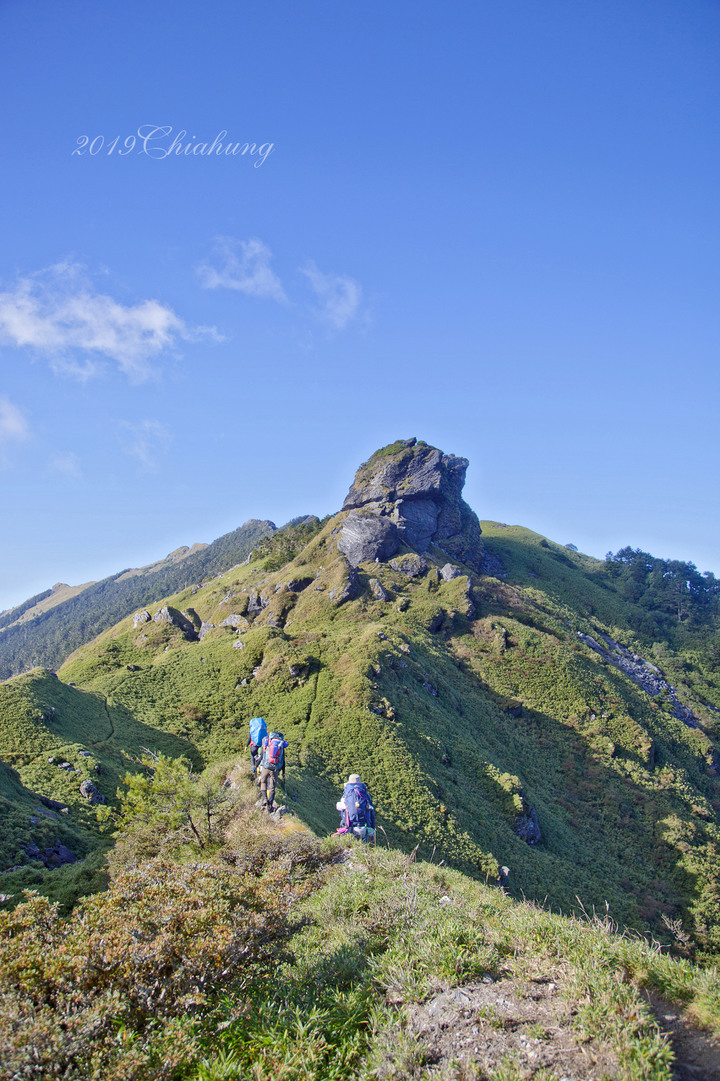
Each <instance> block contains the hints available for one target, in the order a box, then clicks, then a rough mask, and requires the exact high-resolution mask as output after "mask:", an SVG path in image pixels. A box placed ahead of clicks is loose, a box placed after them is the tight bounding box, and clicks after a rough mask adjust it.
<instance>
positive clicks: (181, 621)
mask: <svg viewBox="0 0 720 1081" xmlns="http://www.w3.org/2000/svg"><path fill="white" fill-rule="evenodd" d="M153 622H154V623H170V624H172V626H173V627H177V628H178V630H181V631H182V632H183V634H184V635H185V637H186V638H193V639H196V638H197V636H198V633H197V631H196V630H195V628H194V627H193V625H192V623H191V622H190V620H189V619H188V618H187V616H184V615H183V614H182V612H178V610H177V608H170V607H169V606H168V605H165V606H164V607H163V608H160V609H159V610H158V611H157V612H156V613H155V615H154V616H153Z"/></svg>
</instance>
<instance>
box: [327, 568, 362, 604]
mask: <svg viewBox="0 0 720 1081" xmlns="http://www.w3.org/2000/svg"><path fill="white" fill-rule="evenodd" d="M361 590H362V584H361V582H360V578H359V577H358V573H357V571H356V570H355V568H354V567H352V566H349V567H348V569H347V573H346V574H345V576H344V578H343V579H342V581H341V582H340V584H339V585H337V586H335V588H334V589H331V590H330V592H329V593H328V597H329V598H330V600H331V601H333V603H334V604H338V605H340V604H344V603H345V601H351V600H353V599H354V598H355V597H357V596H358V595H359V593H360V592H361Z"/></svg>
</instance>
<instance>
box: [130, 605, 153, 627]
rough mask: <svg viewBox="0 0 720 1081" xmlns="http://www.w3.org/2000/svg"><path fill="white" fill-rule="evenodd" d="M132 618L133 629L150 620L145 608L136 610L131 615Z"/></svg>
mask: <svg viewBox="0 0 720 1081" xmlns="http://www.w3.org/2000/svg"><path fill="white" fill-rule="evenodd" d="M132 620H133V630H135V629H136V628H137V627H138V626H139V625H140V624H142V623H149V622H150V613H149V612H147V611H145V610H143V611H142V612H136V613H135V615H134V616H133V617H132Z"/></svg>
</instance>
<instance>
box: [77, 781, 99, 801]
mask: <svg viewBox="0 0 720 1081" xmlns="http://www.w3.org/2000/svg"><path fill="white" fill-rule="evenodd" d="M80 795H81V796H84V797H85V799H87V800H90V802H91V803H104V802H105V797H104V796H103V794H102V792H100V791H99V790H98V789H97V787H96V786H95V785H94V784H93V783H92V781H83V783H82V784H81V785H80Z"/></svg>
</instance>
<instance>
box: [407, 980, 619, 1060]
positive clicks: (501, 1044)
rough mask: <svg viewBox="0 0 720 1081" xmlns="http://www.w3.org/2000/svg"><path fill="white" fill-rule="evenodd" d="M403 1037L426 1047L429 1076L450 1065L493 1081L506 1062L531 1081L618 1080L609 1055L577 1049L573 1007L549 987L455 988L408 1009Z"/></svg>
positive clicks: (494, 984) (595, 1047)
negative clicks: (542, 1078)
mask: <svg viewBox="0 0 720 1081" xmlns="http://www.w3.org/2000/svg"><path fill="white" fill-rule="evenodd" d="M407 1016H408V1031H409V1032H410V1033H412V1034H413V1035H414V1036H415V1038H416V1039H417V1040H418V1041H419V1042H420V1043H421V1044H422V1045H423V1046H424V1049H425V1050H426V1053H427V1058H428V1061H429V1063H432V1065H431V1066H430V1067H429V1070H428V1074H429V1076H432V1074H433V1073H434V1072H437V1073H440V1072H441V1071H443V1076H444V1077H447V1076H448V1074H447V1072H446V1071H447V1068H448V1067H449V1066H451V1064H452V1063H453V1062H455V1063H457V1065H458V1071H459V1072H458V1073H457V1076H458V1078H460V1077H464V1078H468V1079H469V1078H473V1077H478V1078H482V1077H485V1076H492V1074H493V1071H495V1070H497V1067H498V1065H499V1064H500V1063H501V1062H502V1061H503V1060H505V1061H507V1062H512V1063H513V1065H514V1068H515V1070H516V1072H517V1074H518V1075H519V1076H521V1077H527V1078H532V1077H534V1076H535V1075H536V1074H537V1073H539V1072H540V1071H541V1070H545V1071H549V1072H550V1073H551V1076H552V1075H554V1076H556V1077H558V1078H567V1081H571V1079H572V1081H601V1079H604V1078H613V1077H620V1076H621V1075H620V1073H619V1065H618V1062H617V1059H616V1058H615V1056H614V1054H613V1053H612V1051H611V1050H610V1049H609V1048H607V1047H605V1046H603V1045H602V1044H600V1043H598V1042H597V1041H594V1040H592V1041H587V1042H582V1040H581V1038H580V1037H579V1036H578V1034H577V1032H575V1031H574V1030H573V1027H572V1018H573V1010H572V1006H571V1005H569V1004H568V1002H567V1001H566V1000H565V999H564V998H563V996H562V994H561V993H560V988H559V985H558V984H557V983H555V982H553V981H549V982H548V981H540V980H538V981H532V980H528V981H525V980H518V979H515V978H511V977H507V978H500V979H498V980H494V981H493V980H491V979H490V977H484V978H483V980H481V981H479V982H476V983H471V984H467V985H466V986H464V987H456V988H453V989H452V990H450V991H443V992H442V993H440V994H437V995H435V996H433V997H432V998H430V999H428V1000H426V1001H425V1002H423V1003H422V1004H421V1005H419V1006H410V1007H408V1009H407Z"/></svg>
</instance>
